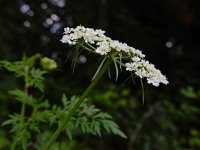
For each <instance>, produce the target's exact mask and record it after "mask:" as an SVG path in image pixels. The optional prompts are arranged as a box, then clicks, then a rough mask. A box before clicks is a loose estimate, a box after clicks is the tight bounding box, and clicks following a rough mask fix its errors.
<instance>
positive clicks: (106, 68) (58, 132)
mask: <svg viewBox="0 0 200 150" xmlns="http://www.w3.org/2000/svg"><path fill="white" fill-rule="evenodd" d="M111 63H112V59H108V60H107V62H106V63H105V65H104V66H103V67H102V69H101V70H100V71H99V73H98V75H97V76H96V78H95V79H94V80H93V81H92V82H91V84H90V85H89V86H88V88H87V89H86V90H85V92H84V93H83V95H82V96H81V97H80V98H79V99H78V101H77V102H76V103H75V104H74V105H73V106H72V108H71V109H70V110H69V112H68V114H67V115H66V118H65V119H64V120H63V121H62V122H61V124H60V126H59V127H58V129H57V130H56V131H55V133H54V134H53V136H52V138H51V139H50V140H49V142H48V143H47V145H46V146H45V148H44V150H49V149H50V147H51V146H52V144H53V143H54V142H55V140H56V139H57V138H58V136H59V134H60V133H61V132H62V130H63V129H64V128H65V127H66V126H67V124H68V122H69V121H70V119H71V117H72V116H73V114H74V113H75V112H76V110H77V109H78V107H79V106H80V105H81V103H82V102H83V101H84V99H85V98H86V97H87V96H88V94H89V93H90V92H91V90H92V89H93V88H94V86H95V85H96V84H97V83H98V81H99V80H100V79H101V77H102V76H103V74H104V73H105V72H106V71H107V70H108V68H109V66H110V64H111Z"/></svg>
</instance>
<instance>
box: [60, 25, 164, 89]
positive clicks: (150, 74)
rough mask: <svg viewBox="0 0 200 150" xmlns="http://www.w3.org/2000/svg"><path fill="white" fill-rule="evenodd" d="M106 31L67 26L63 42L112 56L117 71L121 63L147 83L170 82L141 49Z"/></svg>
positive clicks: (155, 84) (156, 84)
mask: <svg viewBox="0 0 200 150" xmlns="http://www.w3.org/2000/svg"><path fill="white" fill-rule="evenodd" d="M104 33H105V31H102V30H94V29H91V28H85V27H83V26H77V27H76V28H69V27H67V28H65V29H64V35H63V37H62V39H61V42H62V43H67V44H69V45H71V46H73V45H75V46H77V45H79V46H80V47H83V48H84V49H86V50H88V51H90V52H93V53H97V54H100V55H103V56H105V57H111V58H112V59H113V61H114V63H115V68H116V72H117V71H118V67H117V65H116V64H119V65H120V67H121V66H123V67H125V68H126V70H127V71H131V72H133V73H134V74H135V75H136V76H138V77H140V78H146V79H147V83H149V84H152V85H154V86H156V87H157V86H159V85H160V83H163V84H168V81H167V79H166V77H165V76H164V75H162V73H161V72H160V70H158V69H156V68H155V67H154V65H153V64H151V63H149V61H147V60H145V59H144V57H145V55H144V54H142V52H141V51H140V50H138V49H135V48H133V47H130V46H128V45H127V44H126V43H121V42H119V41H117V40H112V39H111V38H109V37H107V36H106V35H105V34H104ZM124 61H125V62H124ZM116 76H118V74H117V75H116ZM116 78H117V77H116Z"/></svg>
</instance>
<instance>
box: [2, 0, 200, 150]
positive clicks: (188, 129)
mask: <svg viewBox="0 0 200 150" xmlns="http://www.w3.org/2000/svg"><path fill="white" fill-rule="evenodd" d="M0 12H1V13H0V20H1V23H0V45H1V48H0V52H1V55H0V59H1V60H2V59H4V60H5V59H7V60H19V59H20V58H21V56H22V55H23V53H24V52H26V53H27V54H28V55H29V56H30V55H32V54H35V53H41V54H42V55H44V56H48V57H51V58H53V59H55V60H56V61H57V62H58V66H59V70H58V71H56V72H55V73H52V74H50V75H48V80H47V81H46V82H45V86H46V90H45V93H46V95H47V98H48V99H49V100H50V101H51V103H54V104H60V102H58V101H56V99H58V98H59V96H60V93H66V94H67V97H68V96H71V95H73V94H78V95H80V94H81V93H82V91H84V89H85V88H86V87H87V85H88V84H89V82H90V80H91V78H92V75H93V74H94V73H95V69H96V68H97V67H98V65H99V63H100V61H99V60H98V58H96V57H95V56H91V55H88V54H87V53H82V54H81V55H80V57H79V59H78V65H77V67H76V69H75V73H74V74H73V73H72V70H71V67H70V66H71V64H70V62H71V57H72V53H71V49H70V48H69V47H68V46H66V45H64V44H61V43H60V42H59V40H60V38H61V36H62V32H63V28H64V27H65V26H70V27H74V26H77V25H80V24H81V25H84V26H86V27H87V26H88V27H92V28H101V29H104V30H106V33H107V35H108V36H110V37H112V38H113V39H117V40H120V41H123V42H126V43H128V44H129V45H131V46H133V47H136V48H139V49H141V50H143V53H144V54H146V55H147V58H148V59H149V60H150V61H151V62H152V63H154V64H155V65H156V66H157V68H159V69H160V70H161V71H162V72H163V73H164V74H166V75H167V77H168V78H169V82H170V84H169V86H162V87H159V88H154V87H152V86H149V85H144V86H145V104H144V106H143V104H142V92H141V87H140V83H139V81H138V80H136V81H135V84H132V83H129V82H127V84H125V86H122V83H123V81H125V80H126V78H127V77H128V75H127V74H126V73H123V74H122V73H121V74H120V76H119V77H120V78H119V81H118V82H117V83H115V81H114V79H112V81H109V79H108V78H107V77H105V78H104V80H102V82H101V83H100V84H98V86H97V88H96V90H94V91H93V93H92V94H91V97H89V99H91V100H92V101H90V102H91V103H94V104H95V105H97V106H98V107H99V108H101V109H102V110H105V111H106V112H108V113H109V114H112V116H114V118H115V121H116V122H117V123H119V125H120V127H122V130H123V131H125V133H126V134H127V135H128V137H129V138H128V140H124V139H121V138H119V137H115V136H110V135H109V136H107V135H106V136H103V138H97V137H95V138H94V137H93V136H89V135H80V134H79V135H77V136H75V138H73V140H72V141H67V142H66V143H63V145H64V146H63V145H62V144H61V145H60V146H61V147H62V146H63V147H69V149H74V150H75V149H87V150H89V149H95V150H102V149H108V150H117V149H119V150H121V149H127V150H132V149H140V150H154V149H155V150H156V149H159V150H169V149H174V150H184V149H185V150H186V149H190V150H197V149H200V141H199V140H200V130H199V127H200V122H199V116H200V110H199V106H200V102H199V99H200V94H199V93H200V86H199V85H200V79H199V76H200V72H199V70H200V62H199V60H200V55H199V52H200V51H199V49H200V44H199V40H198V39H199V34H200V1H199V0H184V1H182V0H162V1H159V0H148V1H145V0H140V1H136V0H132V1H131V0H123V1H122V0H121V1H120V0H76V1H74V0H66V1H65V0H44V1H40V0H34V1H28V0H15V1H12V0H1V1H0ZM53 14H54V15H53ZM56 16H57V17H56ZM113 74H114V73H113ZM113 78H114V77H113ZM17 86H21V87H22V82H21V81H19V80H16V79H15V77H14V76H13V75H11V74H10V73H8V72H6V71H2V70H1V82H0V101H1V105H0V114H1V116H0V122H1V123H2V122H3V121H4V120H6V118H7V116H8V114H11V113H12V112H15V111H18V110H19V109H20V106H18V104H17V103H16V102H14V101H13V100H12V97H10V96H8V93H7V91H8V89H13V88H14V87H17ZM52 89H54V91H52ZM9 135H10V133H9V128H7V127H1V129H0V149H6V148H5V145H6V144H7V143H8V141H6V139H5V136H9ZM46 136H47V138H48V133H47V134H46ZM57 144H58V143H57ZM60 149H61V148H60ZM63 149H64V148H63Z"/></svg>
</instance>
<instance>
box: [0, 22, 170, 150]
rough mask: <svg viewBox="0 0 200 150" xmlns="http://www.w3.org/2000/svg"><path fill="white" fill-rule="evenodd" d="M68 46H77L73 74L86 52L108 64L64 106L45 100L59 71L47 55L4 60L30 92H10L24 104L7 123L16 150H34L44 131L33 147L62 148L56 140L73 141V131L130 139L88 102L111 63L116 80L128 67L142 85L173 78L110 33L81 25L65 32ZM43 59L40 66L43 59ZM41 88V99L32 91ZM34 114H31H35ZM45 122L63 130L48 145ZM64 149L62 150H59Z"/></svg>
mask: <svg viewBox="0 0 200 150" xmlns="http://www.w3.org/2000/svg"><path fill="white" fill-rule="evenodd" d="M61 42H62V43H66V44H68V45H70V46H73V59H72V67H73V70H74V68H75V66H76V62H77V58H78V56H79V54H80V52H82V50H86V51H88V52H90V53H93V54H97V55H99V56H100V57H101V58H102V61H101V63H100V65H99V67H98V68H97V71H96V73H95V74H94V76H93V78H92V81H91V83H90V85H89V86H88V88H87V89H86V90H85V91H84V93H83V94H82V95H81V96H80V97H75V96H73V97H71V99H67V98H66V96H65V95H63V96H62V98H61V100H62V103H63V106H62V107H61V106H57V105H53V106H52V105H51V104H50V103H49V102H48V100H45V99H44V96H45V90H44V79H45V77H44V75H45V74H47V73H49V72H50V71H51V70H54V69H56V68H57V64H56V62H55V61H54V60H52V59H49V58H47V57H44V58H42V57H41V55H35V56H32V57H30V58H28V57H26V56H24V57H23V59H22V61H18V62H9V61H0V67H3V68H6V69H7V70H9V71H11V72H14V73H15V74H16V77H19V78H23V81H24V89H23V90H21V89H16V90H12V91H10V94H11V95H13V96H14V97H15V98H16V99H17V100H18V101H19V102H21V103H22V106H21V112H20V113H19V114H18V113H15V114H12V115H10V119H8V120H6V121H5V122H4V123H3V124H2V125H12V129H11V132H13V133H14V140H13V142H12V144H11V149H12V150H14V149H15V148H16V147H19V146H21V147H22V149H24V150H25V149H28V148H29V147H30V143H34V141H31V142H30V140H31V136H32V135H34V134H36V133H38V136H36V140H35V143H34V144H32V145H34V147H35V148H36V149H42V150H49V149H51V148H52V147H55V145H56V139H57V138H58V136H59V134H60V133H61V132H62V131H66V133H67V135H68V136H69V137H70V138H71V137H72V131H73V129H75V128H79V129H80V130H82V131H83V132H84V133H91V134H94V135H99V136H101V134H102V133H101V132H102V129H105V130H106V131H107V132H108V133H112V134H115V135H119V136H121V137H123V138H126V135H125V134H124V133H123V132H122V131H121V130H120V129H119V126H118V125H117V124H116V123H115V122H114V121H113V120H112V117H111V116H110V115H109V114H107V113H104V112H102V111H101V110H99V109H97V108H95V106H93V105H88V104H87V97H88V95H89V94H90V92H91V90H92V89H93V88H94V87H95V85H96V84H97V83H98V81H99V80H100V79H101V77H102V76H103V74H104V73H105V72H107V71H108V72H109V70H110V66H111V64H114V67H115V72H116V80H117V79H118V76H119V72H120V71H122V70H123V68H125V70H127V71H130V74H131V75H132V76H134V77H139V78H140V79H141V81H142V79H143V78H146V80H147V83H148V84H152V85H153V86H156V87H158V86H159V85H160V84H161V83H163V84H168V81H167V78H166V77H165V76H164V75H163V74H162V73H161V72H160V70H158V69H156V68H155V66H154V65H153V64H151V63H149V61H147V60H145V55H144V54H143V53H142V52H141V51H140V50H138V49H135V48H133V47H131V46H128V45H127V44H126V43H121V42H119V41H117V40H112V39H111V38H109V37H107V36H106V35H105V31H102V30H94V29H91V28H85V27H83V26H77V27H76V28H68V27H67V28H65V29H64V35H63V37H62V39H61ZM37 60H40V62H41V63H40V64H38V61H37ZM32 88H34V89H36V90H38V91H39V92H40V93H41V95H42V96H41V97H36V96H34V95H33V93H31V90H29V89H32ZM27 106H28V107H30V108H31V110H32V113H31V115H27V113H26V111H27V109H26V108H27ZM29 111H30V109H29ZM29 114H30V112H29ZM41 124H48V125H49V126H52V125H57V130H56V131H55V132H54V134H53V135H52V137H51V138H50V139H47V140H45V141H44V142H42V143H39V144H38V143H37V141H40V140H38V139H37V137H41V134H42V132H41ZM59 149H60V148H59Z"/></svg>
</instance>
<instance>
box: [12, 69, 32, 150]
mask: <svg viewBox="0 0 200 150" xmlns="http://www.w3.org/2000/svg"><path fill="white" fill-rule="evenodd" d="M28 71H29V68H28V67H25V68H24V84H25V85H24V92H25V94H27V95H28V86H29V85H28ZM25 111H26V103H25V102H23V103H22V106H21V122H20V123H21V124H23V123H24V116H25ZM19 132H20V131H19ZM19 140H20V139H19V138H18V136H16V137H15V139H14V141H13V142H12V144H11V150H15V147H16V145H17V143H18V142H19Z"/></svg>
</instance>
